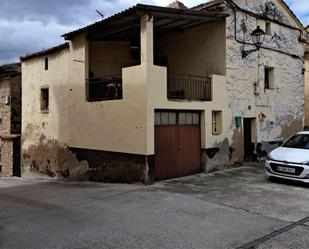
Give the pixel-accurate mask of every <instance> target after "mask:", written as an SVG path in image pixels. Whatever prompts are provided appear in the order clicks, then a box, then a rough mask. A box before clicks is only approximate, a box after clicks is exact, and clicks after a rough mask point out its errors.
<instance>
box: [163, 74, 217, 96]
mask: <svg viewBox="0 0 309 249" xmlns="http://www.w3.org/2000/svg"><path fill="white" fill-rule="evenodd" d="M167 95H168V96H167V97H168V99H171V100H197V101H212V87H211V78H210V77H202V76H196V75H185V74H169V75H168V83H167Z"/></svg>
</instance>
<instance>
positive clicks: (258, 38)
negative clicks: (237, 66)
mask: <svg viewBox="0 0 309 249" xmlns="http://www.w3.org/2000/svg"><path fill="white" fill-rule="evenodd" d="M265 35H266V33H265V32H264V31H263V30H262V29H261V27H260V26H257V28H256V29H255V30H253V32H252V33H251V36H252V40H253V44H252V45H254V46H256V48H255V49H250V50H243V51H242V58H243V59H244V58H246V57H247V56H248V55H249V54H251V53H253V52H256V51H258V50H260V47H261V45H262V44H263V42H264V38H265Z"/></svg>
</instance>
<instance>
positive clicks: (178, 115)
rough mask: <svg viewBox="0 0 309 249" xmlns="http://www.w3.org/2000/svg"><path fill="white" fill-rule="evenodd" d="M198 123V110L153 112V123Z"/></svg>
mask: <svg viewBox="0 0 309 249" xmlns="http://www.w3.org/2000/svg"><path fill="white" fill-rule="evenodd" d="M176 124H179V125H199V124H200V115H199V113H198V112H177V111H174V112H169V111H161V112H160V111H158V112H156V113H155V125H176Z"/></svg>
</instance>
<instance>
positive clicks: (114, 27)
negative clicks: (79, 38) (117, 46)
mask: <svg viewBox="0 0 309 249" xmlns="http://www.w3.org/2000/svg"><path fill="white" fill-rule="evenodd" d="M145 14H148V15H150V16H153V17H154V31H155V35H156V36H157V35H159V36H160V35H164V34H167V33H171V32H182V31H184V30H185V29H189V28H192V27H195V26H199V25H202V24H205V23H208V22H212V21H223V20H224V19H225V17H226V16H228V14H227V13H226V12H215V11H211V12H210V11H200V10H192V9H174V8H165V7H157V6H151V5H142V4H138V5H136V6H135V7H132V8H130V9H127V10H125V11H123V12H121V13H119V14H116V15H114V16H111V17H109V18H106V19H104V20H102V21H100V22H96V23H94V24H92V25H90V26H87V27H84V28H81V29H78V30H75V31H73V32H70V33H67V34H64V35H63V37H64V38H65V39H66V40H71V39H73V38H74V37H75V36H76V35H79V34H82V33H86V34H87V35H88V39H89V40H95V41H103V40H127V39H128V36H129V37H132V36H138V35H139V33H140V17H141V16H143V15H145Z"/></svg>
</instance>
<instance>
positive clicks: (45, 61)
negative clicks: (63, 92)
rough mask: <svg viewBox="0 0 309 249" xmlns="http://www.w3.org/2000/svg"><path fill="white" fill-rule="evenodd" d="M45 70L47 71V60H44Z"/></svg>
mask: <svg viewBox="0 0 309 249" xmlns="http://www.w3.org/2000/svg"><path fill="white" fill-rule="evenodd" d="M45 70H46V71H47V70H48V58H45Z"/></svg>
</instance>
